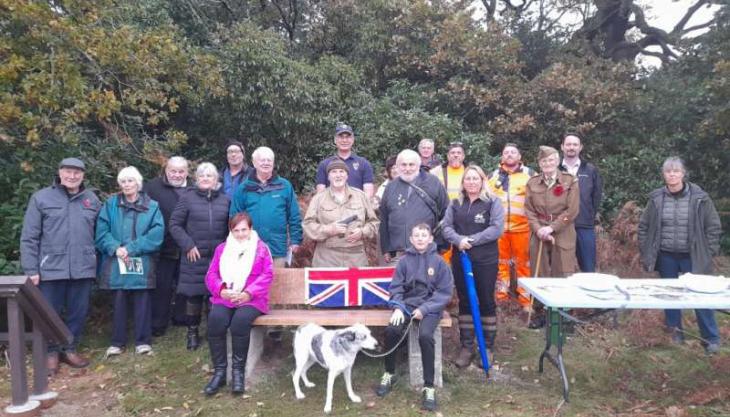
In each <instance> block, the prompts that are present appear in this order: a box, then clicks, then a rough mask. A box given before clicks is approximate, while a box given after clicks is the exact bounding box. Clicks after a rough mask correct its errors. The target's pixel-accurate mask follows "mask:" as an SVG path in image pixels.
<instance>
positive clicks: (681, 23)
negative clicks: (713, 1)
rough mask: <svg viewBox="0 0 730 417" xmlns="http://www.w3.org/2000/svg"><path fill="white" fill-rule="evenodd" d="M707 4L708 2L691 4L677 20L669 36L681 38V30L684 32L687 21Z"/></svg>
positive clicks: (700, 1)
mask: <svg viewBox="0 0 730 417" xmlns="http://www.w3.org/2000/svg"><path fill="white" fill-rule="evenodd" d="M707 3H708V0H697V3H695V4H693V5H692V6H691V7H690V8H689V9H687V12H686V13H685V14H684V16H683V17H682V18H681V19H680V20H679V22H677V24H676V25H675V26H674V29H672V32H671V36H677V37H679V36H681V35H682V30H684V25H686V24H687V22H689V19H691V18H692V15H694V14H695V12H696V11H697V10H699V9H700V7H702V6H704V5H705V4H707Z"/></svg>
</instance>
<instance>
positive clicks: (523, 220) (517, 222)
mask: <svg viewBox="0 0 730 417" xmlns="http://www.w3.org/2000/svg"><path fill="white" fill-rule="evenodd" d="M533 175H535V170H533V169H532V168H529V167H526V166H524V165H520V166H519V167H518V168H517V169H515V170H514V171H511V170H509V169H508V168H507V167H505V166H504V165H500V167H499V168H497V169H495V170H494V172H492V173H491V174H490V175H489V179H488V180H487V186H488V187H489V190H490V192H491V193H492V194H493V195H495V196H497V197H498V198H499V199H500V201H502V206H503V207H504V213H505V216H504V231H505V233H520V232H529V230H530V226H529V225H528V223H527V215H526V213H525V196H526V194H527V187H526V186H527V180H529V179H530V177H532V176H533Z"/></svg>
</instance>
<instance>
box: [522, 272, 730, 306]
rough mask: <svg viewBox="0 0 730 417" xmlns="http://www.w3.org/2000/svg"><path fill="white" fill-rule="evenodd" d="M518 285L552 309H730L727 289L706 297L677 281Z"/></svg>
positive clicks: (549, 281) (565, 281) (530, 282)
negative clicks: (589, 286) (593, 287)
mask: <svg viewBox="0 0 730 417" xmlns="http://www.w3.org/2000/svg"><path fill="white" fill-rule="evenodd" d="M518 282H519V285H520V286H521V287H522V288H524V289H525V290H527V291H528V292H529V293H530V294H532V295H533V296H534V297H535V298H536V299H538V300H539V301H540V302H542V303H543V304H545V305H546V306H548V307H553V308H599V309H600V308H632V309H633V308H644V309H675V308H676V309H683V308H707V309H723V310H724V309H730V288H726V289H725V290H724V291H723V292H720V293H714V294H708V293H701V292H695V291H691V290H689V289H687V288H686V286H685V285H684V283H682V282H681V281H680V280H678V279H659V278H657V279H631V278H624V279H620V280H619V281H618V284H617V286H618V288H616V287H613V288H611V289H609V290H607V291H589V290H586V289H583V288H581V287H580V285H579V282H578V281H577V280H573V279H570V280H568V279H565V278H520V279H519V280H518Z"/></svg>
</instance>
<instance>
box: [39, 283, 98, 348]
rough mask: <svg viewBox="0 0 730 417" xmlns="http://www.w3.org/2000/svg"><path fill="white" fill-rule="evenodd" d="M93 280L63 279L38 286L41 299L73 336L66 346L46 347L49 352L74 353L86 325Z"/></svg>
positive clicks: (50, 345)
mask: <svg viewBox="0 0 730 417" xmlns="http://www.w3.org/2000/svg"><path fill="white" fill-rule="evenodd" d="M93 283H94V280H93V279H63V280H54V281H43V279H41V282H40V284H39V285H38V286H39V288H40V290H41V293H43V297H44V298H45V299H46V301H48V303H49V304H51V306H53V309H54V310H56V313H58V315H59V316H60V317H61V318H62V319H63V322H64V323H65V324H66V327H68V329H69V330H70V331H71V334H72V335H73V341H72V342H71V343H70V344H68V345H63V346H60V345H52V344H49V345H48V351H49V352H60V351H67V352H74V351H76V348H77V347H78V345H79V340H81V334H82V333H83V331H84V325H85V324H86V316H87V315H88V312H89V297H90V295H91V285H92V284H93Z"/></svg>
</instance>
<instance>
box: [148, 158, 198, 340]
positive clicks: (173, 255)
mask: <svg viewBox="0 0 730 417" xmlns="http://www.w3.org/2000/svg"><path fill="white" fill-rule="evenodd" d="M188 170H189V167H188V161H187V160H186V159H185V158H183V157H182V156H173V157H171V158H170V159H168V160H167V163H166V164H165V172H164V173H163V175H161V176H159V177H157V178H155V179H153V180H151V181H150V182H148V183H147V184H145V187H144V190H145V192H147V194H148V195H149V196H150V197H151V198H152V199H153V200H155V201H157V203H158V204H159V205H160V211H161V212H162V217H163V218H164V219H165V240H164V241H163V242H162V248H160V261H159V263H158V264H157V287H156V288H155V289H154V291H153V292H152V334H153V335H154V336H162V335H163V334H165V331H166V330H167V325H168V323H169V322H170V303H171V300H172V291H173V288H174V286H175V284H176V283H177V278H178V274H179V273H180V249H179V248H178V246H177V244H176V243H175V240H174V239H173V238H172V235H170V215H171V214H172V211H173V210H174V209H175V205H177V200H178V199H179V198H180V196H181V195H182V193H183V192H185V190H186V188H187V186H188Z"/></svg>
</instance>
